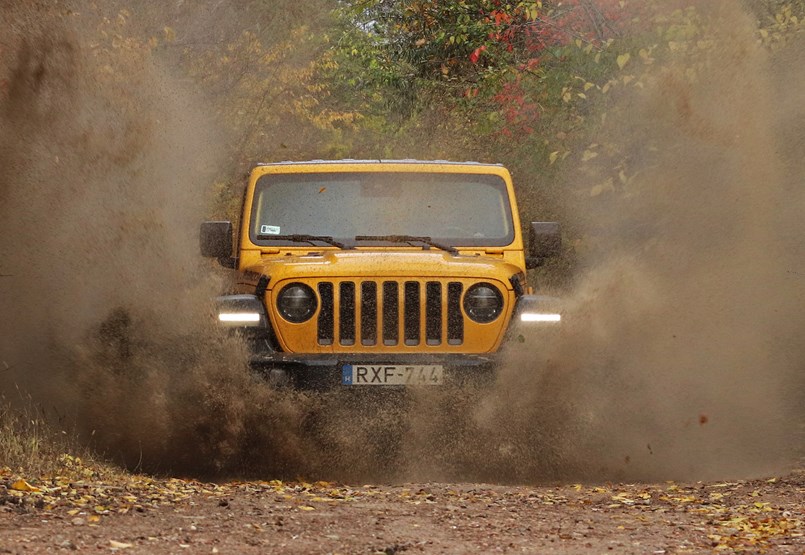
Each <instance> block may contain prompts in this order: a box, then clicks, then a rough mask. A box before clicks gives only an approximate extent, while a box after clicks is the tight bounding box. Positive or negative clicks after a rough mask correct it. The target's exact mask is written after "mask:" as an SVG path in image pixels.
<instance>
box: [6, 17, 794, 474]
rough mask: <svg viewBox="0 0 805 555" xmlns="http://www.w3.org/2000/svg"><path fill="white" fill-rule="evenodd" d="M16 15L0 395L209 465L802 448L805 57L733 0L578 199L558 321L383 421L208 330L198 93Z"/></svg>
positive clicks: (403, 465)
mask: <svg viewBox="0 0 805 555" xmlns="http://www.w3.org/2000/svg"><path fill="white" fill-rule="evenodd" d="M21 4H27V3H21ZM713 4H715V3H713ZM13 6H14V4H10V5H9V6H8V7H4V8H3V10H4V12H3V14H2V17H3V18H4V20H3V21H2V27H3V28H4V29H12V30H14V32H13V33H10V34H9V36H8V37H7V38H6V40H7V42H5V43H3V44H2V45H0V47H1V48H2V59H3V65H4V68H3V70H4V75H3V76H2V78H3V81H2V82H3V90H2V97H0V100H1V102H2V103H1V104H0V167H2V173H0V274H2V275H3V277H0V361H1V362H0V364H2V366H0V372H2V391H3V392H4V394H5V395H6V396H7V397H9V396H12V393H13V392H14V391H15V386H17V385H18V386H19V387H21V388H23V389H24V390H26V391H29V392H31V395H32V396H33V397H34V399H36V401H37V402H38V403H40V404H41V406H42V409H43V410H44V411H45V412H46V413H47V414H49V415H50V417H51V418H52V419H53V420H54V421H55V422H57V423H58V424H60V425H62V426H64V427H65V428H71V429H72V428H75V429H77V430H78V432H79V433H80V434H81V436H82V437H83V438H85V440H86V441H88V442H90V443H91V445H92V446H93V447H94V448H95V449H96V450H98V451H99V452H100V453H102V454H104V455H106V456H108V457H110V458H113V459H115V460H118V461H121V462H123V463H124V464H126V465H127V466H128V467H130V468H134V469H142V470H146V471H151V472H162V471H164V472H168V471H172V472H179V473H185V474H193V475H203V476H208V477H209V476H226V475H232V474H235V473H239V474H246V473H247V474H250V475H259V476H261V477H264V478H266V477H295V476H307V477H310V478H314V479H315V478H341V479H351V480H361V479H370V478H379V479H452V480H468V479H483V480H490V481H516V482H533V481H539V480H545V479H554V478H571V477H572V478H574V479H576V478H579V477H581V478H590V479H601V478H629V479H651V478H703V477H712V476H718V477H727V476H745V475H750V474H759V473H764V472H767V471H770V470H777V469H779V468H780V467H781V466H782V465H785V464H787V463H789V462H790V461H791V460H792V453H793V448H794V447H799V446H801V444H802V439H801V437H800V436H797V435H796V432H797V426H798V422H799V419H800V418H801V416H802V414H801V410H800V409H799V403H801V401H802V399H803V396H802V394H801V393H800V392H799V391H798V389H797V388H801V387H802V379H801V378H799V376H801V375H802V371H803V370H805V368H803V360H804V359H803V354H805V353H804V352H803V351H805V349H804V348H803V343H805V342H803V341H801V337H800V336H801V331H802V330H803V329H805V325H804V324H805V310H803V309H805V248H804V247H803V240H802V237H805V233H803V232H805V226H804V225H803V220H802V218H801V214H802V213H803V208H805V204H803V201H805V198H803V188H802V183H803V181H804V180H805V172H803V165H802V161H801V157H802V152H803V150H805V147H803V128H805V122H804V119H805V114H804V113H803V106H805V102H803V96H802V92H801V91H802V90H805V89H804V88H803V84H805V83H803V75H802V74H797V70H798V69H799V67H800V66H801V64H798V62H799V61H801V60H802V54H803V53H805V47H803V44H802V43H801V42H800V43H799V44H794V45H792V46H790V47H789V49H788V50H787V51H786V52H782V53H778V54H777V55H776V57H775V59H774V60H769V59H768V58H767V54H766V53H765V52H764V50H763V49H762V48H760V47H759V46H758V45H757V44H756V40H755V29H753V27H752V23H751V21H750V20H749V18H747V17H745V16H743V15H741V12H740V10H738V9H737V7H736V6H735V5H733V4H732V3H726V2H725V3H723V6H722V8H724V11H723V12H718V13H715V12H714V13H713V14H711V15H712V16H714V17H716V16H717V17H723V18H725V21H724V23H725V24H724V26H723V29H724V30H723V31H722V32H723V33H724V37H722V38H724V39H725V40H724V44H726V45H728V49H727V51H723V52H720V53H719V60H721V63H719V64H712V66H713V67H712V69H713V71H712V72H711V73H710V74H708V75H707V76H705V77H706V78H703V79H700V80H699V81H698V82H697V84H695V85H690V84H689V83H688V81H687V80H686V79H683V78H682V77H681V76H679V75H678V74H676V73H675V72H676V71H677V70H676V69H675V68H674V67H663V68H658V69H657V73H656V75H654V76H653V79H651V80H649V81H648V82H647V86H646V90H644V91H643V92H641V93H640V94H639V95H638V96H637V97H632V98H628V99H624V103H626V104H628V106H630V109H629V117H628V118H626V117H624V118H618V119H616V120H615V121H612V123H611V125H610V126H609V127H610V128H609V129H608V130H607V135H608V136H611V137H616V138H618V140H620V141H621V142H623V143H625V144H630V142H631V144H630V146H629V149H628V150H629V152H630V160H631V164H632V169H633V170H634V174H635V175H636V177H635V180H636V182H635V183H634V187H635V191H642V192H639V193H636V194H635V195H632V196H631V197H630V199H629V201H628V202H625V201H624V202H621V203H618V204H610V205H608V206H607V207H606V209H605V210H602V209H600V208H597V209H592V208H590V207H589V206H586V205H579V206H574V207H573V214H574V215H575V217H576V218H577V222H576V224H577V225H581V226H588V229H589V230H590V232H591V233H594V234H595V235H596V236H597V237H599V238H603V240H602V244H603V246H602V247H601V248H597V249H595V255H591V256H590V257H589V259H588V260H586V261H585V270H584V272H583V274H582V275H581V276H580V277H579V278H578V280H577V283H576V284H575V286H574V290H573V292H572V294H570V295H568V296H567V298H568V308H569V311H568V314H571V315H572V316H570V317H568V322H567V325H566V326H565V328H564V330H563V332H562V333H561V334H559V335H555V336H551V337H538V336H537V337H533V338H532V337H529V338H527V341H526V342H525V343H524V344H522V345H518V347H517V349H512V350H511V352H510V353H508V359H507V361H508V362H507V364H505V365H504V368H503V369H502V375H501V379H500V381H499V383H498V385H497V386H496V387H495V388H494V389H492V390H486V391H464V392H447V393H444V392H431V391H425V392H419V393H416V394H414V395H413V397H412V398H410V399H408V400H406V402H405V403H391V404H387V405H386V406H385V407H384V409H383V410H382V411H380V412H378V411H377V410H375V409H374V408H373V407H376V405H374V404H373V403H370V402H368V401H367V400H366V399H361V398H358V397H351V398H350V399H348V400H345V399H343V398H338V397H337V396H332V397H325V398H322V397H312V396H305V395H303V394H298V393H277V392H275V391H272V390H270V389H268V388H267V387H265V385H264V384H262V383H261V382H259V381H258V380H256V379H254V378H252V377H251V376H250V374H249V373H248V371H247V370H246V367H245V355H244V353H243V351H242V349H241V347H240V346H239V345H238V344H236V343H232V342H227V341H226V340H224V339H221V338H219V337H218V336H217V334H215V332H214V330H212V329H210V324H209V321H210V318H209V306H208V299H209V298H210V297H212V296H214V295H215V294H217V293H218V290H219V287H220V283H219V282H218V279H217V278H216V277H215V274H214V273H212V272H211V271H210V269H209V267H208V266H205V265H203V264H202V262H200V261H199V259H198V257H197V254H196V253H197V244H196V230H197V225H198V222H199V221H201V220H202V219H203V216H204V207H205V203H206V190H207V188H208V184H209V183H210V181H211V179H212V175H213V174H214V172H215V170H216V164H220V163H223V161H222V160H218V159H217V158H216V153H218V152H220V144H219V143H220V142H221V141H226V140H227V138H226V137H221V136H219V134H218V132H217V130H216V129H215V127H214V125H213V124H212V123H211V122H210V121H207V120H206V119H205V118H204V117H201V115H200V114H203V113H204V112H205V108H204V102H203V101H202V100H200V99H198V98H196V97H194V96H193V95H192V94H190V93H189V92H188V91H187V90H184V88H183V87H182V86H180V85H179V83H177V82H176V81H174V80H173V79H172V78H171V77H170V76H169V75H166V74H165V73H164V72H163V71H161V70H160V69H159V68H158V67H157V66H156V64H154V63H153V61H152V60H149V59H135V60H131V59H129V60H128V62H127V64H128V65H126V66H116V65H114V64H110V63H109V60H104V59H103V58H102V57H99V55H98V54H97V49H93V47H91V46H90V45H88V44H85V43H84V42H82V36H83V35H82V33H81V31H80V29H78V28H76V25H77V23H74V21H75V20H71V16H70V15H69V14H68V13H67V12H65V13H57V14H54V15H55V16H56V17H54V18H53V19H52V20H50V19H47V18H45V19H42V20H41V22H40V18H39V17H33V16H32V12H31V11H29V10H28V7H27V5H26V6H23V7H21V8H15V7H13ZM726 8H732V9H731V10H727V9H726ZM47 9H50V10H54V9H55V8H47ZM712 9H714V10H717V8H712ZM727 14H730V15H729V16H727ZM40 15H41V14H40ZM613 119H614V118H613ZM649 145H650V146H651V148H650V149H648V146H649ZM588 177H589V176H587V177H585V179H586V178H588ZM602 230H603V231H602ZM378 414H379V415H380V416H378ZM400 421H403V422H406V426H405V427H402V428H401V427H400V426H399V422H400ZM367 422H368V423H370V424H371V425H370V426H365V425H364V423H367ZM345 423H349V425H348V426H347V427H346V428H345V425H344V424H345ZM369 429H371V430H373V431H367V430H369ZM378 438H383V440H380V441H379V440H378ZM384 441H385V442H386V444H384ZM367 445H372V446H373V449H367V447H366V446H367ZM399 446H402V448H401V450H399V451H397V448H398V447H399Z"/></svg>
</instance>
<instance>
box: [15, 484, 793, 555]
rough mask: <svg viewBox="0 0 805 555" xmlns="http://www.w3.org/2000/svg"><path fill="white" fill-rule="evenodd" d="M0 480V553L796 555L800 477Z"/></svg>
mask: <svg viewBox="0 0 805 555" xmlns="http://www.w3.org/2000/svg"><path fill="white" fill-rule="evenodd" d="M0 483H1V484H2V485H0V553H40V552H69V551H75V550H78V551H82V552H83V551H93V552H98V553H103V552H116V551H125V552H127V553H387V554H391V553H469V552H477V553H497V552H502V553H568V554H570V553H610V552H611V553H657V554H662V553H703V552H712V551H719V550H723V551H725V552H734V551H746V552H749V553H764V552H767V553H796V554H802V553H805V509H804V507H805V471H803V470H798V471H793V472H792V473H790V474H788V475H786V476H783V477H776V478H766V479H761V480H751V481H730V482H709V483H703V482H700V483H675V482H666V483H659V484H611V483H600V484H551V485H540V486H501V485H490V484H467V483H457V484H444V483H422V484H401V485H377V484H374V485H355V484H353V485H345V484H337V483H331V482H316V483H304V482H280V481H270V482H261V481H250V482H228V483H220V484H211V483H202V482H196V481H188V480H180V479H167V480H162V479H154V478H148V477H142V476H135V475H121V476H118V477H115V478H114V479H105V480H99V479H96V478H93V477H89V478H88V479H87V480H78V481H71V480H67V479H65V478H53V479H50V480H43V481H32V482H28V481H25V480H24V479H22V478H21V477H19V476H14V475H12V474H11V473H8V472H7V473H6V475H5V476H4V480H3V481H2V482H0Z"/></svg>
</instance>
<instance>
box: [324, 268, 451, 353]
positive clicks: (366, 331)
mask: <svg viewBox="0 0 805 555" xmlns="http://www.w3.org/2000/svg"><path fill="white" fill-rule="evenodd" d="M317 288H318V292H319V296H320V297H321V309H320V310H319V315H318V322H317V329H318V344H319V345H333V344H334V343H336V342H337V343H338V344H339V345H341V346H345V347H346V346H350V345H355V344H356V342H357V343H358V344H360V345H363V346H365V347H371V346H375V345H383V346H387V347H393V346H399V345H405V346H415V345H421V344H426V345H432V346H435V345H442V344H445V343H446V344H448V345H461V344H462V343H463V342H464V316H463V314H462V310H461V295H462V293H463V291H464V285H463V284H462V283H461V282H457V281H447V282H441V281H416V280H401V281H391V280H384V281H361V282H354V281H340V282H335V283H334V282H326V281H323V282H319V283H318V285H317ZM423 298H424V301H425V302H424V303H423V302H422V300H423Z"/></svg>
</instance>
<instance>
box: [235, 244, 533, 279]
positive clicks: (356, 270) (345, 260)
mask: <svg viewBox="0 0 805 555" xmlns="http://www.w3.org/2000/svg"><path fill="white" fill-rule="evenodd" d="M247 270H248V271H249V272H254V273H258V274H264V275H267V276H270V277H271V283H272V284H273V283H277V282H279V281H281V280H285V279H293V278H317V277H321V278H345V277H354V278H385V277H389V278H400V277H418V278H429V277H433V278H445V277H456V278H459V277H473V278H478V279H497V280H500V281H502V282H504V283H507V282H508V280H509V278H510V277H511V276H513V275H515V274H517V273H519V272H520V270H519V268H518V267H517V266H515V265H514V264H509V263H507V262H504V261H502V260H501V259H499V258H491V257H487V256H482V255H458V256H454V255H452V254H450V253H448V252H444V251H437V250H433V251H421V250H417V251H410V252H399V251H398V252H393V251H386V250H382V251H377V250H364V249H360V250H346V251H329V250H328V251H324V252H321V253H309V254H305V255H301V256H296V255H284V256H277V257H272V258H265V259H264V260H263V262H262V263H261V264H259V265H254V266H251V267H249V268H248V269H247Z"/></svg>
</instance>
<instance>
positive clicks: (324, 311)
mask: <svg viewBox="0 0 805 555" xmlns="http://www.w3.org/2000/svg"><path fill="white" fill-rule="evenodd" d="M319 297H321V309H320V310H319V322H318V330H319V345H332V344H333V331H334V329H335V328H334V326H335V322H334V317H335V313H334V312H333V284H332V283H325V282H322V283H319Z"/></svg>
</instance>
